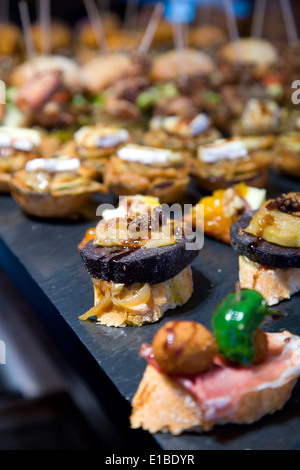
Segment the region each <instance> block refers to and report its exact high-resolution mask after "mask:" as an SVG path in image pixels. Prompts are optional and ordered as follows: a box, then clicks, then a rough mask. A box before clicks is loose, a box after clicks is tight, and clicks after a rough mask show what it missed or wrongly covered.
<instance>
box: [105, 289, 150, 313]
mask: <svg viewBox="0 0 300 470" xmlns="http://www.w3.org/2000/svg"><path fill="white" fill-rule="evenodd" d="M150 295H151V289H150V285H149V284H144V285H143V286H142V287H141V288H140V289H139V290H138V291H137V292H136V293H135V294H133V295H130V296H129V297H126V298H124V299H118V298H117V297H115V296H114V295H113V296H112V301H113V303H114V304H115V305H117V306H118V307H123V308H126V309H128V308H129V309H130V308H134V307H137V306H138V305H141V304H146V303H147V302H148V300H149V298H150Z"/></svg>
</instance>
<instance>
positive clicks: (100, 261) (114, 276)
mask: <svg viewBox="0 0 300 470" xmlns="http://www.w3.org/2000/svg"><path fill="white" fill-rule="evenodd" d="M187 243H188V241H187V239H185V238H182V239H180V240H178V241H177V243H176V244H174V245H167V246H161V247H158V248H144V249H142V248H139V249H136V250H130V249H128V248H117V247H104V246H99V245H94V243H93V240H91V241H90V242H88V243H87V244H86V245H85V247H84V248H83V249H82V250H81V252H80V255H81V258H82V260H83V264H84V267H85V269H86V270H87V272H88V273H89V274H90V276H92V277H94V278H97V279H102V280H104V281H111V282H114V283H121V284H127V285H130V284H135V283H136V282H137V283H145V282H147V283H149V284H158V283H160V282H165V281H167V280H168V279H171V278H172V277H174V276H176V275H177V274H179V273H180V272H181V271H182V270H183V269H184V268H186V267H187V266H189V265H190V264H191V263H192V262H193V261H194V260H195V258H196V257H197V255H198V253H199V250H198V249H197V250H196V249H192V250H187V249H186V245H187ZM189 243H191V240H190V241H189Z"/></svg>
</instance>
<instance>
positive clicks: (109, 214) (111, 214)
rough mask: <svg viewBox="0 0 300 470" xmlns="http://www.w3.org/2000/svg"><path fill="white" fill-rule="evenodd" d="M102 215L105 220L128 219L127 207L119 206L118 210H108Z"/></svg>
mask: <svg viewBox="0 0 300 470" xmlns="http://www.w3.org/2000/svg"><path fill="white" fill-rule="evenodd" d="M101 215H102V217H103V219H105V220H109V219H116V218H117V217H126V215H127V209H126V207H125V206H119V207H116V209H106V210H105V211H103V212H102V214H101Z"/></svg>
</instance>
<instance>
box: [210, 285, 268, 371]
mask: <svg viewBox="0 0 300 470" xmlns="http://www.w3.org/2000/svg"><path fill="white" fill-rule="evenodd" d="M274 313H275V312H273V311H272V310H271V309H270V308H269V307H268V304H267V302H266V300H265V299H264V297H263V296H262V295H261V294H260V293H259V292H257V291H255V290H252V289H241V290H240V291H237V292H233V293H231V294H229V295H228V296H227V297H226V298H225V299H224V300H223V301H222V302H221V303H220V304H219V305H217V307H216V308H215V310H214V312H213V317H212V328H213V332H214V335H215V338H216V341H217V344H218V347H219V351H220V353H221V355H222V356H223V357H224V358H225V359H228V360H229V361H232V362H236V363H238V364H240V365H250V364H252V362H253V360H254V358H255V354H256V351H255V344H254V335H255V333H256V331H257V329H258V328H259V326H260V324H261V322H262V321H263V320H264V318H265V317H266V315H269V314H270V315H274Z"/></svg>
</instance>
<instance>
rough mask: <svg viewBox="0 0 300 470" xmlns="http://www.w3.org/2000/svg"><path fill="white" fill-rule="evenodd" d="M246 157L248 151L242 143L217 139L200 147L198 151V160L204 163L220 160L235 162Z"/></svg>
mask: <svg viewBox="0 0 300 470" xmlns="http://www.w3.org/2000/svg"><path fill="white" fill-rule="evenodd" d="M246 157H248V150H247V148H246V147H245V145H244V143H243V142H242V141H238V140H227V139H219V140H217V141H216V142H214V143H213V144H209V145H202V146H200V147H199V149H198V159H199V160H201V161H203V162H204V163H215V162H219V161H222V160H236V159H238V158H246Z"/></svg>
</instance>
